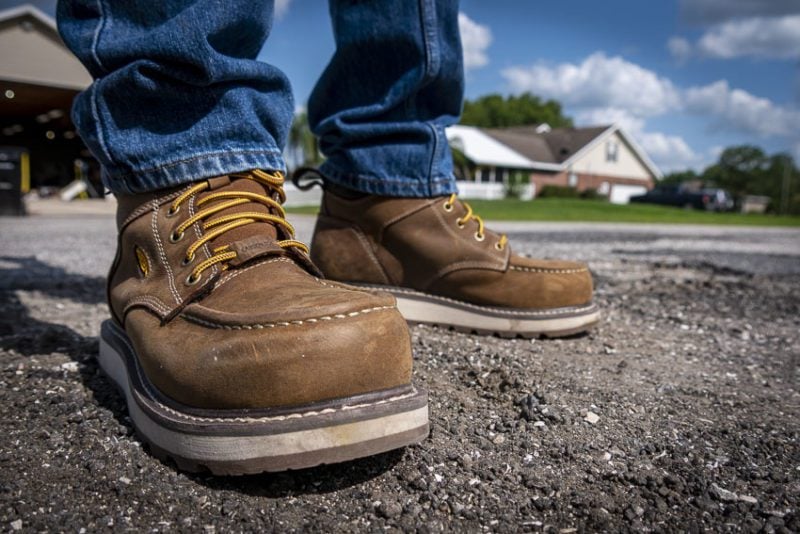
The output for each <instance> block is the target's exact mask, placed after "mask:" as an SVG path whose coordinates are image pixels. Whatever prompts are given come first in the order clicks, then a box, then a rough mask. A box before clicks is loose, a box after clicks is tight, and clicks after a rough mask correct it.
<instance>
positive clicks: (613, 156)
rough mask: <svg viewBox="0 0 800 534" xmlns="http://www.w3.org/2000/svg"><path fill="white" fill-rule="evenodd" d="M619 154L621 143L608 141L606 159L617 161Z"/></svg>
mask: <svg viewBox="0 0 800 534" xmlns="http://www.w3.org/2000/svg"><path fill="white" fill-rule="evenodd" d="M618 155H619V143H617V142H616V141H613V140H612V141H609V142H607V143H606V161H610V162H616V161H617V156H618Z"/></svg>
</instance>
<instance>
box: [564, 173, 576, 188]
mask: <svg viewBox="0 0 800 534" xmlns="http://www.w3.org/2000/svg"><path fill="white" fill-rule="evenodd" d="M567 185H568V186H570V187H576V186H577V185H578V175H577V174H575V173H574V172H572V171H570V173H569V176H568V177H567Z"/></svg>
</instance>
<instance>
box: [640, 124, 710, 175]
mask: <svg viewBox="0 0 800 534" xmlns="http://www.w3.org/2000/svg"><path fill="white" fill-rule="evenodd" d="M634 138H635V139H636V140H637V141H638V142H639V143H640V144H641V145H642V148H644V150H645V152H647V154H648V155H649V156H650V157H651V158H652V160H653V161H654V162H655V163H656V165H658V166H659V167H660V168H661V170H662V171H664V172H672V171H677V170H683V169H686V168H695V169H699V168H701V167H703V166H705V164H706V163H707V160H706V158H704V157H703V156H702V155H700V154H698V153H696V152H695V151H694V150H693V149H692V148H691V147H690V146H689V144H688V143H687V142H686V141H685V140H684V139H683V137H681V136H679V135H667V134H664V133H660V132H642V133H639V134H638V135H637V134H634Z"/></svg>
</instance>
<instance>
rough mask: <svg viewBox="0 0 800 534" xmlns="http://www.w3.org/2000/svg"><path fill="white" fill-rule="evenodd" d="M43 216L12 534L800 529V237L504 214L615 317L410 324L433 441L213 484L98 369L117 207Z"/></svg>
mask: <svg viewBox="0 0 800 534" xmlns="http://www.w3.org/2000/svg"><path fill="white" fill-rule="evenodd" d="M36 213H38V215H36V216H32V217H27V218H19V219H15V218H0V529H3V530H22V531H34V530H36V531H39V530H59V531H61V530H65V531H81V529H85V530H86V531H95V530H118V529H130V530H137V531H139V530H149V531H173V530H187V531H190V530H191V531H198V530H205V531H206V532H213V531H229V530H233V531H239V530H246V531H251V530H280V531H292V530H298V531H299V530H325V531H329V530H336V531H383V530H386V529H389V530H403V531H423V532H426V531H431V532H433V531H447V530H457V531H463V530H467V531H474V532H478V531H481V532H483V531H497V532H510V531H552V532H557V531H560V532H571V531H572V529H577V530H614V531H616V530H655V531H672V530H678V529H680V530H691V531H699V530H703V529H713V530H724V531H759V530H761V531H767V532H770V531H778V532H781V531H787V532H788V531H797V530H800V516H798V509H797V507H798V502H800V447H799V446H798V440H800V367H798V363H800V230H797V229H779V228H752V227H750V228H741V227H712V226H665V225H627V224H594V223H591V224H584V223H490V224H489V226H490V227H492V228H493V229H497V230H500V231H505V232H508V234H509V237H510V241H511V243H512V247H513V248H514V249H515V250H516V251H519V252H522V253H525V254H529V255H532V256H535V257H559V258H573V259H581V260H585V261H588V262H589V264H590V267H591V269H592V271H593V274H594V277H595V281H596V285H597V301H598V302H599V304H600V305H601V306H602V307H603V309H604V313H605V316H604V321H603V323H602V325H601V326H600V327H599V328H598V329H597V330H595V331H594V332H592V333H591V334H588V335H583V336H577V337H574V338H569V339H562V340H534V341H526V340H505V339H498V338H493V337H480V336H474V335H466V334H459V333H454V332H449V331H446V330H441V329H435V328H430V327H424V326H415V327H413V328H412V329H411V335H412V340H413V345H414V351H415V365H416V367H415V380H416V381H417V383H418V384H419V385H421V386H423V387H425V388H427V389H428V390H429V391H430V395H431V420H432V432H431V436H430V438H429V439H428V440H426V441H425V442H424V443H423V444H421V445H418V446H414V447H409V448H407V449H405V450H402V451H398V452H393V453H389V454H384V455H380V456H377V457H373V458H369V459H365V460H359V461H356V462H350V463H347V464H342V465H336V466H324V467H320V468H316V469H310V470H304V471H299V472H293V473H286V474H264V475H258V476H248V477H239V478H215V477H210V476H204V475H187V474H183V473H180V472H177V471H175V469H174V468H173V467H172V466H170V465H165V464H162V463H161V462H159V461H158V460H156V459H155V458H154V457H153V456H151V455H150V454H149V453H148V451H147V449H146V447H144V446H143V445H142V444H141V443H140V442H139V441H138V440H137V438H136V436H135V434H134V433H133V429H132V427H131V424H130V420H129V419H128V417H127V414H126V412H125V408H124V403H123V401H122V399H121V397H120V396H119V395H118V393H117V392H116V391H115V390H114V389H113V388H112V387H111V385H110V384H109V383H108V382H107V381H106V379H105V378H104V377H103V375H102V374H100V373H99V371H98V368H97V364H96V363H95V361H94V355H95V353H96V351H97V337H96V336H97V333H98V329H99V324H100V322H101V321H102V320H103V319H105V318H106V316H107V312H106V307H105V303H104V284H105V280H104V276H105V273H106V269H107V268H108V265H109V264H110V261H111V259H112V256H113V253H114V246H115V240H116V235H115V230H114V222H113V216H112V215H111V213H110V210H108V209H107V207H101V209H98V210H83V211H81V212H79V213H75V212H74V211H70V210H69V209H67V210H62V211H55V212H54V211H52V210H51V211H48V210H46V209H45V210H40V211H38V212H36ZM291 220H292V222H293V223H295V225H296V226H297V227H298V230H299V234H300V237H301V238H302V239H305V240H306V241H308V239H309V237H310V234H311V231H312V229H313V223H314V218H313V217H298V216H293V217H292V218H291Z"/></svg>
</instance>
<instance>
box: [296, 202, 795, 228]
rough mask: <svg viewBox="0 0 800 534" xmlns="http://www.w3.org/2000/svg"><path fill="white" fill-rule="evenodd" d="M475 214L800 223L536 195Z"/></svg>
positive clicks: (484, 205)
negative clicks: (531, 198)
mask: <svg viewBox="0 0 800 534" xmlns="http://www.w3.org/2000/svg"><path fill="white" fill-rule="evenodd" d="M467 202H469V204H470V205H471V206H472V208H473V209H474V210H475V212H476V213H477V214H479V215H480V216H481V217H483V218H484V219H486V220H495V221H600V222H628V223H675V224H739V225H748V226H800V216H778V215H760V214H755V213H751V214H747V215H743V214H741V213H709V212H705V211H697V210H684V209H681V208H670V207H664V206H653V205H648V204H628V205H617V204H610V203H608V202H605V201H601V200H582V199H572V198H540V199H536V200H532V201H523V200H512V199H508V200H468V201H467ZM318 210H319V208H318V207H317V206H301V207H297V208H288V209H287V210H286V211H288V212H290V213H306V214H316V213H317V211H318Z"/></svg>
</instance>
